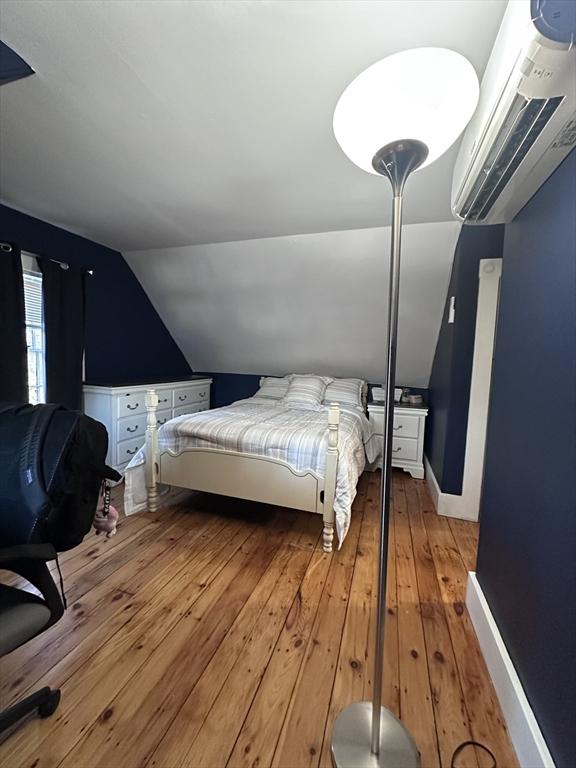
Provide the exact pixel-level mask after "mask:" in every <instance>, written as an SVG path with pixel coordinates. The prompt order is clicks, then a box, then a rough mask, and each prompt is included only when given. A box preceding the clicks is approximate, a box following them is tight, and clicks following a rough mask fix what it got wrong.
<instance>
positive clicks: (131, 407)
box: [126, 403, 140, 411]
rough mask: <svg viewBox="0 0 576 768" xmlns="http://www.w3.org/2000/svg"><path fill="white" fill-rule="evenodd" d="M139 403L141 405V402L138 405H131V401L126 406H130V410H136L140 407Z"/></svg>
mask: <svg viewBox="0 0 576 768" xmlns="http://www.w3.org/2000/svg"><path fill="white" fill-rule="evenodd" d="M139 405H140V403H136V405H130V403H128V405H127V406H126V408H128V410H129V411H135V410H136V408H138V406H139Z"/></svg>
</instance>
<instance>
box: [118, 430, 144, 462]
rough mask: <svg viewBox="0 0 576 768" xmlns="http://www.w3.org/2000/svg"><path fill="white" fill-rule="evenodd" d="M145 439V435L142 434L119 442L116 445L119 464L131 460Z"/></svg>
mask: <svg viewBox="0 0 576 768" xmlns="http://www.w3.org/2000/svg"><path fill="white" fill-rule="evenodd" d="M144 439H145V438H144V435H141V437H135V438H134V439H133V440H123V441H122V442H121V443H118V445H117V447H116V463H117V464H118V465H119V464H124V463H125V462H127V461H130V459H131V458H132V457H133V456H134V454H136V453H138V451H139V450H140V448H142V446H143V445H144Z"/></svg>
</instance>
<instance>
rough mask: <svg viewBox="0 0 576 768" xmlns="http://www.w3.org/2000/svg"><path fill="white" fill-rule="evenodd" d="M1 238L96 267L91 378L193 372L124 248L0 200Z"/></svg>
mask: <svg viewBox="0 0 576 768" xmlns="http://www.w3.org/2000/svg"><path fill="white" fill-rule="evenodd" d="M0 239H2V240H9V241H12V242H16V243H18V245H19V246H20V248H21V249H22V250H23V251H29V252H31V253H34V254H37V255H38V256H47V257H49V258H53V259H58V260H60V261H67V262H69V263H70V264H78V265H80V266H84V267H86V268H89V269H93V270H94V274H93V275H92V276H87V278H86V380H87V381H88V382H90V383H92V384H98V383H107V384H108V383H110V384H122V383H124V382H126V381H146V379H162V378H164V379H178V378H183V377H186V376H189V375H190V373H191V369H190V366H189V365H188V363H187V362H186V360H185V358H184V356H183V355H182V353H181V352H180V349H179V348H178V347H177V346H176V343H175V342H174V340H173V339H172V336H171V335H170V334H169V332H168V330H167V329H166V326H165V325H164V323H163V322H162V320H161V319H160V317H159V316H158V314H157V312H156V310H155V309H154V307H153V306H152V304H151V302H150V299H149V298H148V296H147V295H146V293H145V292H144V290H143V289H142V286H141V285H140V283H139V282H138V280H137V279H136V276H135V275H134V273H133V272H132V270H131V269H130V267H129V266H128V264H127V263H126V261H125V260H124V258H123V256H122V254H121V253H118V251H113V250H112V249H110V248H106V247H104V246H103V245H99V244H98V243H93V242H92V241H91V240H86V238H83V237H79V236H78V235H73V234H72V233H70V232H67V231H66V230H64V229H60V228H59V227H55V226H53V225H51V224H47V223H46V222H44V221H40V220H39V219H35V218H33V217H32V216H27V215H26V214H24V213H20V212H18V211H15V210H13V209H12V208H8V207H6V206H4V205H0Z"/></svg>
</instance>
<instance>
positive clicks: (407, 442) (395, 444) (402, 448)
mask: <svg viewBox="0 0 576 768" xmlns="http://www.w3.org/2000/svg"><path fill="white" fill-rule="evenodd" d="M398 459H404V460H406V461H417V460H418V440H414V439H413V438H410V437H393V438H392V461H396V460H398Z"/></svg>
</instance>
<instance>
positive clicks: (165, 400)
mask: <svg viewBox="0 0 576 768" xmlns="http://www.w3.org/2000/svg"><path fill="white" fill-rule="evenodd" d="M159 402H161V403H167V402H168V398H167V397H165V398H163V399H162V400H160V401H159Z"/></svg>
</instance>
